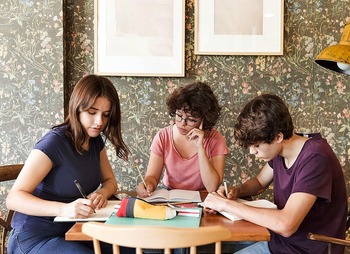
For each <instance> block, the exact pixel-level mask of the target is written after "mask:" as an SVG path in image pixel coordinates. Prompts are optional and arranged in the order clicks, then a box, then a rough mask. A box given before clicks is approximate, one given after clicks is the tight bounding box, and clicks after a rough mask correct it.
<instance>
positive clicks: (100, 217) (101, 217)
mask: <svg viewBox="0 0 350 254" xmlns="http://www.w3.org/2000/svg"><path fill="white" fill-rule="evenodd" d="M120 202H121V201H119V200H108V204H107V206H106V207H104V208H101V209H99V210H95V211H96V213H93V214H90V216H89V217H88V218H84V219H82V218H66V217H60V216H57V217H55V219H54V221H55V222H74V221H106V220H108V219H109V217H110V216H111V215H112V214H113V212H114V210H115V209H116V208H118V207H119V205H120Z"/></svg>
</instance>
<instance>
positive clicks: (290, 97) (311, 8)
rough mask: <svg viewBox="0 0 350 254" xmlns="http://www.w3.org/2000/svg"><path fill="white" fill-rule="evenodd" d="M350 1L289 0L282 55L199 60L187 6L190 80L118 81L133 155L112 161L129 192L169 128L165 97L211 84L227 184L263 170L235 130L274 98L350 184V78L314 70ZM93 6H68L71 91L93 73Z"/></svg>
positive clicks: (190, 1)
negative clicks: (256, 100)
mask: <svg viewBox="0 0 350 254" xmlns="http://www.w3.org/2000/svg"><path fill="white" fill-rule="evenodd" d="M349 2H350V1H349V0H347V1H334V0H333V1H292V0H290V1H285V3H284V4H285V6H284V54H283V56H199V55H195V54H194V29H195V27H194V8H195V6H194V1H193V0H188V1H186V42H185V61H186V65H185V66H186V76H185V77H184V78H158V77H146V78H145V77H142V78H141V77H111V79H112V80H113V82H114V83H115V85H116V87H117V89H118V91H119V93H120V95H121V102H122V110H123V119H122V122H123V124H124V136H125V139H126V142H127V144H128V145H129V147H130V148H131V150H132V152H133V155H132V157H131V162H130V163H129V164H125V163H123V162H121V161H119V160H117V159H116V157H115V156H114V155H113V154H111V155H110V156H111V160H112V163H113V167H114V170H115V173H116V176H117V180H118V181H119V183H120V187H121V188H122V189H133V188H134V187H135V185H136V183H137V182H139V181H140V179H139V178H138V177H137V171H136V169H135V167H134V166H133V165H134V164H138V165H139V166H140V168H141V170H142V171H143V172H145V170H146V167H147V162H148V155H149V147H150V143H151V141H152V137H153V136H154V134H155V133H156V132H157V130H159V128H161V127H163V126H165V125H167V124H168V123H169V117H168V115H167V113H166V112H167V111H166V107H165V101H164V99H165V97H166V96H167V95H168V94H169V92H171V91H172V89H173V88H174V87H177V86H180V85H183V84H186V83H188V82H192V81H193V80H201V81H205V82H208V83H209V84H210V85H211V86H212V87H213V89H214V91H215V93H216V94H217V95H218V97H219V100H220V103H221V105H222V107H223V110H222V117H221V121H220V122H219V124H218V126H217V128H218V129H219V130H220V131H221V132H222V133H224V134H225V136H226V139H227V143H228V146H229V148H230V154H229V156H228V158H227V164H226V169H225V179H226V180H227V181H229V182H230V183H239V182H241V181H245V180H246V179H248V178H249V177H251V176H252V175H255V174H256V172H257V171H258V170H259V167H260V166H261V165H262V164H261V162H260V161H258V160H256V159H255V158H254V157H252V156H249V155H248V154H247V151H244V150H242V149H240V148H238V147H236V146H235V145H234V140H233V125H234V122H235V118H236V116H237V113H238V112H239V110H240V108H241V107H242V105H243V104H244V103H245V102H247V101H248V100H249V99H250V98H252V97H253V96H255V95H257V94H259V93H263V92H271V93H275V94H277V95H279V96H281V97H283V98H284V99H285V100H286V102H287V103H288V105H289V106H290V110H291V112H292V115H293V117H294V121H295V125H296V127H297V131H305V132H315V131H321V133H322V134H323V135H324V136H325V137H326V138H327V140H328V141H329V142H330V144H331V145H332V147H333V148H334V150H335V152H336V154H337V155H338V157H339V160H340V161H341V163H342V166H343V168H344V171H345V172H346V175H347V181H349V179H350V168H349V167H350V164H349V158H348V157H349V155H350V151H348V150H349V148H350V140H349V131H350V129H349V127H350V126H349V116H350V115H349V93H350V89H349V87H347V85H348V83H349V81H350V77H348V76H345V75H339V74H335V73H332V72H330V71H327V70H325V69H322V68H321V67H319V66H318V65H316V64H315V63H314V58H315V56H316V55H317V53H318V52H320V51H321V50H322V49H323V48H324V47H326V46H327V45H330V44H334V43H337V42H338V40H339V38H340V36H341V31H342V30H341V29H342V27H343V26H344V24H345V23H346V22H347V21H350V16H349V13H350V12H349V9H350V6H349ZM93 4H94V3H93V1H92V0H89V1H68V3H67V8H66V9H67V14H66V15H67V38H66V39H67V61H68V63H67V74H68V77H69V79H70V80H69V84H70V86H72V85H73V84H74V83H75V82H76V81H77V80H78V79H79V78H80V77H81V76H82V75H84V74H86V73H89V72H93V53H94V52H93V44H94V43H93V40H94V38H93V35H94V31H93V16H94V12H93V10H94V6H93Z"/></svg>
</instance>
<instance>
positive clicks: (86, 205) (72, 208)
mask: <svg viewBox="0 0 350 254" xmlns="http://www.w3.org/2000/svg"><path fill="white" fill-rule="evenodd" d="M92 213H94V206H93V203H92V201H91V200H90V199H85V198H79V199H77V200H75V201H73V202H71V203H68V204H64V205H63V209H62V210H61V214H60V215H59V216H62V217H66V218H76V219H84V218H87V217H89V215H90V214H92Z"/></svg>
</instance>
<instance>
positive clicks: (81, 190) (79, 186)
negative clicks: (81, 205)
mask: <svg viewBox="0 0 350 254" xmlns="http://www.w3.org/2000/svg"><path fill="white" fill-rule="evenodd" d="M74 183H75V186H77V188H78V190H79V192H80V194H81V195H82V196H83V198H85V199H88V197H87V196H86V194H85V191H84V190H83V188H82V187H81V185H80V183H79V182H78V180H74ZM94 213H96V211H95V210H94Z"/></svg>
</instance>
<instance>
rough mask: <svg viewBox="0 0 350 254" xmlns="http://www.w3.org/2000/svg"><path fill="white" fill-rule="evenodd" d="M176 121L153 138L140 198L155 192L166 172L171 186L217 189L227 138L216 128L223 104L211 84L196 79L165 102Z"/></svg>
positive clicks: (220, 180) (221, 178) (226, 149)
mask: <svg viewBox="0 0 350 254" xmlns="http://www.w3.org/2000/svg"><path fill="white" fill-rule="evenodd" d="M166 104H167V107H168V112H169V114H170V115H171V116H172V117H174V120H175V121H174V122H175V124H173V125H170V126H167V127H165V128H163V129H161V130H160V131H159V132H158V133H157V134H156V136H155V137H154V139H153V142H152V145H151V154H150V159H149V163H148V167H147V172H146V176H145V183H146V186H145V185H144V183H140V184H139V185H138V186H137V188H136V190H137V193H138V195H139V196H140V197H146V196H148V195H149V194H150V193H152V191H154V190H155V189H156V188H157V186H158V183H159V181H160V177H161V175H162V173H163V168H164V169H165V171H164V177H163V181H162V182H163V185H164V186H165V188H168V189H186V190H207V191H208V192H213V191H216V190H217V189H218V187H219V185H220V184H221V182H222V180H223V177H224V167H225V155H226V154H227V153H228V148H227V146H226V141H225V138H224V137H223V136H222V135H221V134H220V133H219V132H218V131H217V130H215V129H214V128H213V127H214V126H215V124H216V122H217V120H218V119H219V116H220V111H221V107H220V106H219V103H218V100H217V98H216V96H215V95H214V93H213V91H212V90H211V88H210V87H209V85H207V84H205V83H201V82H195V83H192V84H189V85H187V86H185V87H180V88H177V89H176V90H174V92H173V93H171V94H170V95H169V97H168V98H167V101H166Z"/></svg>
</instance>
